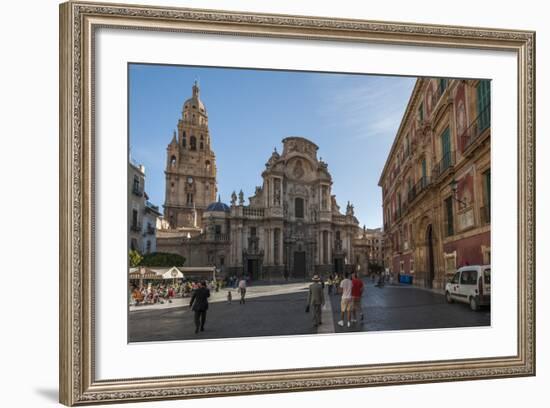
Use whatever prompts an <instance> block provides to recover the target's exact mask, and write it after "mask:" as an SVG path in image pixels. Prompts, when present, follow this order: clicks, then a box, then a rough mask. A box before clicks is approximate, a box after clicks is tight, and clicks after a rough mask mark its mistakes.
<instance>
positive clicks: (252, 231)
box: [250, 227, 256, 237]
mask: <svg viewBox="0 0 550 408" xmlns="http://www.w3.org/2000/svg"><path fill="white" fill-rule="evenodd" d="M250 236H251V237H255V236H256V227H250Z"/></svg>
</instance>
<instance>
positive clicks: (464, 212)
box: [379, 78, 491, 288]
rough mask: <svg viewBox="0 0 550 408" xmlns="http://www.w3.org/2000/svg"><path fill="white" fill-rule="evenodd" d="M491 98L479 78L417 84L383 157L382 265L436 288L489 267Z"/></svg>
mask: <svg viewBox="0 0 550 408" xmlns="http://www.w3.org/2000/svg"><path fill="white" fill-rule="evenodd" d="M490 125H491V99H490V82H489V81H487V80H447V79H442V78H441V79H437V78H421V79H418V81H417V83H416V85H415V88H414V90H413V93H412V95H411V98H410V100H409V104H408V106H407V109H406V111H405V115H404V117H403V120H402V122H401V125H400V128H399V130H398V133H397V135H396V138H395V140H394V143H393V146H392V148H391V151H390V154H389V156H388V158H387V160H386V164H385V166H384V169H383V172H382V175H381V177H380V182H379V185H380V186H381V187H382V195H383V209H384V232H385V234H386V252H385V257H386V262H385V263H386V266H389V268H390V270H391V272H392V273H393V274H394V276H396V275H397V274H398V273H399V274H401V275H410V276H412V277H413V283H414V284H416V285H419V286H426V287H434V288H442V287H444V285H445V283H446V281H447V280H448V279H449V277H451V276H452V274H453V273H454V272H455V271H456V268H458V267H460V266H464V265H474V264H489V263H490V262H491V249H490V230H491V161H490V160H491V159H490V153H491V152H490V140H491V126H490Z"/></svg>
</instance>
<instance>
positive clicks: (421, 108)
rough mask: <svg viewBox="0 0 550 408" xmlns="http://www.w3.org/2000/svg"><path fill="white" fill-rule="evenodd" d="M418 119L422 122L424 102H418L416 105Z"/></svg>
mask: <svg viewBox="0 0 550 408" xmlns="http://www.w3.org/2000/svg"><path fill="white" fill-rule="evenodd" d="M418 120H419V121H420V122H422V121H423V120H424V104H422V103H421V104H420V106H419V107H418Z"/></svg>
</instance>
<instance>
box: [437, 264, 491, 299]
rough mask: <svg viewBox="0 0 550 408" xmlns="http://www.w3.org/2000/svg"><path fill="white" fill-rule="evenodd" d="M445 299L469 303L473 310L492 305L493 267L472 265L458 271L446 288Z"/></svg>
mask: <svg viewBox="0 0 550 408" xmlns="http://www.w3.org/2000/svg"><path fill="white" fill-rule="evenodd" d="M445 298H446V299H447V302H448V303H453V301H457V302H463V303H469V304H470V308H471V309H472V310H478V309H479V307H480V306H487V305H490V304H491V265H470V266H463V267H461V268H459V269H458V271H457V272H456V273H455V275H454V276H453V278H452V279H451V281H450V282H448V283H447V285H446V286H445Z"/></svg>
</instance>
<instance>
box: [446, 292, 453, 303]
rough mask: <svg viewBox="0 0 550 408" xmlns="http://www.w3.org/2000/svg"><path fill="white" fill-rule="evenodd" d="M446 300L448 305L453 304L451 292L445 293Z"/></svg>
mask: <svg viewBox="0 0 550 408" xmlns="http://www.w3.org/2000/svg"><path fill="white" fill-rule="evenodd" d="M445 299H446V300H447V303H453V298H452V297H451V294H450V293H449V292H445Z"/></svg>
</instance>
